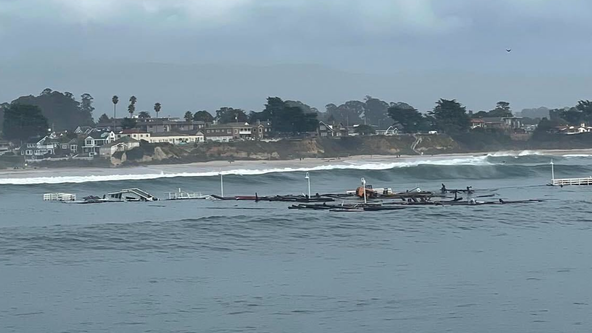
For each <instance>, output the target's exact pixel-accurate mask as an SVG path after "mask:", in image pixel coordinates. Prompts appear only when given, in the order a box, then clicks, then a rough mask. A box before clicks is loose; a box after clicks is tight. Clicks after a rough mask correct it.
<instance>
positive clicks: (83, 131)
mask: <svg viewBox="0 0 592 333" xmlns="http://www.w3.org/2000/svg"><path fill="white" fill-rule="evenodd" d="M92 131H94V129H93V128H92V127H90V126H78V127H76V129H75V130H74V133H75V134H78V135H82V136H87V135H89V134H90V133H91V132H92Z"/></svg>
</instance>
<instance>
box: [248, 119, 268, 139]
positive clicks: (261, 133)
mask: <svg viewBox="0 0 592 333" xmlns="http://www.w3.org/2000/svg"><path fill="white" fill-rule="evenodd" d="M271 130H272V129H271V122H270V121H265V122H261V121H259V120H258V121H257V123H255V124H254V125H253V129H252V130H251V139H253V140H264V139H265V138H268V137H269V136H271Z"/></svg>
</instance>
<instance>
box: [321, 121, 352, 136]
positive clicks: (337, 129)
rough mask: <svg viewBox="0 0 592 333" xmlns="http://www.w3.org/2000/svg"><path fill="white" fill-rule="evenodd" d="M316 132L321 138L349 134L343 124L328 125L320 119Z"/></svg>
mask: <svg viewBox="0 0 592 333" xmlns="http://www.w3.org/2000/svg"><path fill="white" fill-rule="evenodd" d="M318 132H319V136H320V137H322V138H326V137H331V138H332V137H344V136H349V130H348V128H347V127H345V126H343V124H333V125H329V124H326V123H324V122H322V121H320V122H319V128H318Z"/></svg>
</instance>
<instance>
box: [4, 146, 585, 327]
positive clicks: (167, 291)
mask: <svg viewBox="0 0 592 333" xmlns="http://www.w3.org/2000/svg"><path fill="white" fill-rule="evenodd" d="M555 161H556V163H557V168H556V172H557V174H558V176H562V177H563V176H565V177H578V176H587V175H592V165H591V163H590V162H591V161H592V159H591V158H588V157H572V158H557V157H555ZM548 163H549V157H545V156H524V157H518V158H513V157H504V156H502V157H489V158H487V159H486V163H476V164H475V165H421V166H412V167H406V168H393V169H388V170H374V171H363V170H333V171H329V170H328V171H316V172H311V177H312V179H313V192H321V193H323V192H343V191H345V190H348V189H353V188H355V187H356V186H358V184H359V182H360V178H361V177H365V178H366V179H367V180H368V182H369V183H372V184H374V185H376V186H384V185H387V186H389V187H393V188H394V189H395V190H404V189H410V188H413V187H416V186H420V187H421V188H423V189H426V190H429V189H433V190H436V189H438V188H439V187H440V183H442V182H444V183H446V184H447V186H448V187H449V188H453V187H466V186H468V185H472V186H473V187H475V188H477V189H497V191H496V193H497V194H498V195H499V196H498V197H496V198H495V199H497V198H505V199H531V198H538V199H546V200H547V201H545V202H544V203H534V204H522V205H515V206H514V205H507V206H491V207H490V206H475V207H425V208H410V209H406V210H403V211H394V212H378V213H368V214H356V213H331V212H326V211H293V210H288V209H287V207H288V205H289V204H286V203H251V202H223V201H193V202H165V201H160V202H156V203H148V204H142V203H127V204H109V205H66V204H59V203H51V202H43V201H41V196H42V194H43V193H46V192H58V191H59V192H73V193H77V194H78V195H79V197H80V196H83V195H87V194H102V193H105V192H109V191H112V190H118V189H121V188H129V187H141V188H143V189H145V190H147V191H149V192H151V193H153V194H155V195H159V196H165V193H166V192H169V191H174V190H175V189H176V188H178V187H182V188H184V189H187V190H191V191H197V192H203V193H218V192H219V180H218V178H217V177H179V178H168V179H156V180H143V181H117V182H115V181H114V182H101V183H91V182H88V183H81V184H52V185H1V187H0V332H274V333H275V332H352V333H353V332H492V333H493V332H496V333H497V332H549V333H555V332H590V331H591V330H592V319H591V316H590V314H591V313H592V293H591V292H590V287H589V285H590V281H592V261H590V258H592V242H591V239H592V223H591V222H592V217H590V211H591V210H592V188H586V187H582V188H575V187H574V188H567V187H566V188H552V187H547V186H544V184H546V183H548V182H549V178H550V169H549V165H548ZM225 183H226V186H225V190H226V194H227V195H235V194H236V195H238V194H243V195H252V194H253V193H255V192H257V193H258V194H260V195H264V194H275V193H302V192H305V191H306V180H305V179H304V174H303V173H301V172H293V173H274V174H267V175H251V176H239V175H235V176H227V177H226V178H225Z"/></svg>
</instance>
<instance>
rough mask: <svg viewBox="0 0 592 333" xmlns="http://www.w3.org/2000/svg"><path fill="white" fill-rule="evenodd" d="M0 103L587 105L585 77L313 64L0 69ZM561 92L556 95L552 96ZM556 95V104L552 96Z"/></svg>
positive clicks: (169, 110)
mask: <svg viewBox="0 0 592 333" xmlns="http://www.w3.org/2000/svg"><path fill="white" fill-rule="evenodd" d="M0 86H2V89H0V103H1V102H5V101H12V100H14V99H15V98H17V97H19V96H23V95H29V94H38V93H39V92H40V91H42V90H43V89H45V88H48V87H49V88H52V89H54V90H58V91H69V92H72V93H73V94H74V95H75V96H80V95H81V94H83V93H90V94H91V95H92V96H93V97H94V106H95V107H96V110H95V112H94V116H95V119H96V118H98V117H99V116H100V115H101V114H103V113H106V114H108V115H111V114H112V112H113V107H112V105H111V97H112V96H113V95H118V96H119V97H120V99H121V101H122V102H121V103H120V105H119V110H120V112H125V110H126V109H127V103H126V101H127V99H128V98H129V96H131V95H135V96H137V97H138V104H137V108H136V110H137V111H143V110H146V111H151V112H152V110H153V106H154V103H155V102H160V103H162V112H161V116H168V115H171V116H182V115H183V114H184V112H185V111H198V110H203V109H206V110H209V111H214V110H216V109H218V108H219V107H222V106H230V107H237V108H243V109H246V110H247V111H250V110H254V111H260V110H262V109H263V105H264V103H265V99H266V98H267V97H269V96H278V97H281V98H283V99H284V100H298V101H302V102H304V103H307V104H309V105H311V106H313V107H316V108H318V109H319V110H321V111H324V109H325V105H327V104H329V103H335V104H340V103H343V102H345V101H349V100H352V99H358V100H361V99H363V98H364V96H366V95H371V96H373V97H376V98H379V99H382V100H387V101H401V102H406V103H409V104H410V105H412V106H414V107H416V108H417V109H419V110H420V111H427V110H430V109H432V108H433V106H434V103H435V102H436V101H437V100H438V99H440V98H449V99H451V98H456V99H458V100H459V101H460V102H461V103H463V104H464V105H466V106H467V108H468V109H469V110H490V109H491V108H493V107H494V106H495V103H496V102H498V101H499V100H502V99H503V100H506V101H508V102H510V103H511V104H512V105H513V107H514V108H515V109H516V110H520V109H521V108H524V107H527V106H530V105H549V106H551V107H557V106H563V105H571V104H573V103H574V101H577V100H580V99H586V98H590V95H589V94H590V92H589V89H588V87H590V86H592V77H586V76H578V77H557V76H553V77H546V76H542V75H541V76H532V75H529V76H527V75H521V74H513V75H512V76H502V75H495V74H489V73H466V72H455V71H448V72H405V73H399V74H392V75H380V74H356V73H349V72H344V71H340V70H336V69H332V68H328V67H322V66H316V65H276V66H249V65H173V64H150V63H148V64H116V65H112V64H105V63H72V64H67V65H46V64H30V65H29V66H27V67H17V66H12V65H11V64H9V63H4V64H0ZM558 89H561V91H562V94H561V95H558V94H554V93H553V92H554V91H557V90H558ZM559 96H561V97H559Z"/></svg>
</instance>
